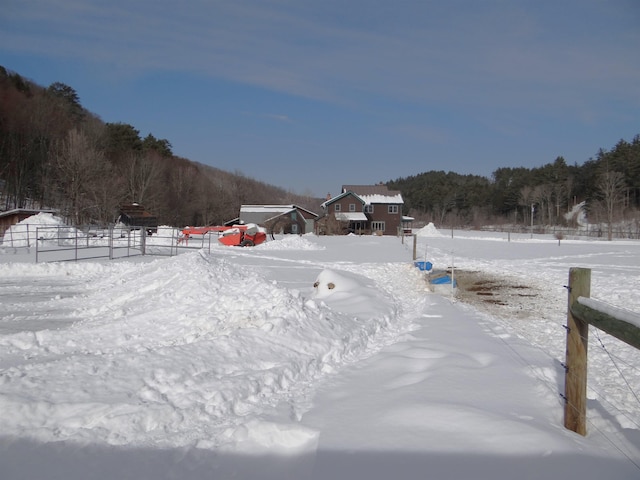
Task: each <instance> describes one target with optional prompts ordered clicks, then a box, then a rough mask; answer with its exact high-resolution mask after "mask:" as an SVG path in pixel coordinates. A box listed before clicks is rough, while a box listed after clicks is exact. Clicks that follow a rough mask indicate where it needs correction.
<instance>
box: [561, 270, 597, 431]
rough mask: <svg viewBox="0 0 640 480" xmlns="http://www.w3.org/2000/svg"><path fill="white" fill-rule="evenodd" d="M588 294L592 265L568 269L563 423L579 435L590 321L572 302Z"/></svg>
mask: <svg viewBox="0 0 640 480" xmlns="http://www.w3.org/2000/svg"><path fill="white" fill-rule="evenodd" d="M590 295H591V269H589V268H577V267H574V268H570V269H569V304H568V308H567V356H566V364H565V368H566V373H565V383H564V394H565V407H564V426H565V428H567V429H569V430H573V431H574V432H576V433H579V434H580V435H586V434H587V426H586V424H587V421H586V418H587V346H588V342H589V324H588V323H586V322H584V321H583V320H581V319H579V318H577V317H574V316H573V314H572V313H571V305H572V304H573V303H574V302H576V301H577V299H578V297H585V298H589V297H590Z"/></svg>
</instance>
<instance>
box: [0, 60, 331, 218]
mask: <svg viewBox="0 0 640 480" xmlns="http://www.w3.org/2000/svg"><path fill="white" fill-rule="evenodd" d="M0 202H2V203H1V204H0V210H10V209H13V208H54V209H56V210H58V211H59V212H60V214H61V215H62V216H63V217H65V218H66V219H68V221H69V222H71V223H74V224H76V225H82V224H100V225H106V224H109V223H113V222H114V221H115V220H116V219H117V216H118V214H119V210H120V206H122V205H125V204H130V203H138V204H141V205H143V206H144V207H145V208H146V209H147V210H149V211H151V212H152V213H153V214H154V215H156V216H157V217H158V219H159V221H160V222H161V224H167V225H175V226H184V225H210V224H220V223H222V222H225V221H228V220H231V219H233V218H235V217H237V216H238V213H239V209H240V205H241V204H262V203H271V204H273V203H283V204H289V203H295V204H297V205H300V206H302V207H304V208H307V209H309V210H311V211H315V210H317V209H318V208H319V204H320V203H321V200H320V199H314V198H310V197H309V196H304V195H297V194H294V193H292V192H289V191H286V190H284V189H282V188H279V187H275V186H272V185H268V184H265V183H263V182H260V181H258V180H255V179H253V178H250V177H248V176H246V175H244V174H243V173H241V172H234V173H231V172H226V171H223V170H220V169H217V168H214V167H210V166H206V165H202V164H199V163H196V162H193V161H190V160H188V159H185V158H182V157H179V156H176V155H174V154H173V151H172V145H171V143H170V142H169V140H167V139H162V138H156V137H155V136H154V135H153V134H151V133H149V134H147V135H146V136H144V137H142V136H141V135H140V131H139V130H137V129H136V128H135V127H134V126H132V125H130V124H127V123H106V122H103V121H102V120H101V119H100V118H99V117H98V116H96V115H95V114H93V113H91V112H89V111H87V110H86V109H85V108H84V107H83V106H82V104H81V102H80V99H79V96H78V94H77V92H76V91H75V90H74V89H73V88H72V87H70V86H68V85H65V84H63V83H60V82H56V83H53V84H51V85H50V86H48V87H42V86H39V85H37V84H35V83H34V82H32V81H30V80H27V79H25V78H23V77H22V76H20V75H19V74H18V73H15V72H12V71H10V70H7V69H6V68H4V67H2V66H0Z"/></svg>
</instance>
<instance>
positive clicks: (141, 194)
mask: <svg viewBox="0 0 640 480" xmlns="http://www.w3.org/2000/svg"><path fill="white" fill-rule="evenodd" d="M386 183H387V185H388V186H389V187H390V188H392V189H395V190H400V191H401V192H402V195H403V198H404V201H405V205H404V212H403V213H405V214H407V215H411V216H413V217H415V218H416V219H417V220H422V221H425V222H426V221H432V222H434V223H435V224H436V225H439V226H440V225H450V226H459V227H468V226H471V227H480V226H483V225H488V224H505V223H509V224H515V225H529V224H530V223H531V221H532V219H535V223H536V224H545V225H565V224H567V222H571V221H572V220H567V219H566V217H565V213H566V212H568V211H569V210H571V208H572V207H573V206H574V205H576V204H578V203H580V202H586V205H587V210H588V214H589V220H590V221H591V222H594V223H598V222H602V223H608V224H609V225H611V224H613V222H617V221H622V220H634V221H636V222H638V218H639V215H638V210H639V207H640V135H636V136H635V137H634V138H633V139H632V140H631V141H625V140H620V141H619V142H618V143H617V144H616V145H615V146H614V147H613V148H611V149H610V150H605V149H600V150H599V151H598V152H597V154H596V156H595V158H590V159H589V160H587V161H586V162H585V163H584V164H583V165H581V166H578V165H577V164H575V165H567V163H566V161H565V160H564V158H562V157H557V158H556V159H555V160H554V161H553V162H551V163H549V164H546V165H543V166H542V167H538V168H532V169H529V168H524V167H519V168H510V167H505V168H499V169H497V170H496V171H495V172H493V174H492V176H491V178H487V177H483V176H477V175H461V174H457V173H453V172H444V171H428V172H425V173H420V174H417V175H414V176H409V177H405V178H398V179H396V180H390V181H388V182H386ZM322 201H323V200H322V199H318V198H313V197H311V196H308V195H297V194H294V193H292V192H290V191H286V190H284V189H282V188H279V187H275V186H272V185H268V184H265V183H263V182H260V181H258V180H255V179H253V178H250V177H248V176H246V175H244V174H243V173H241V172H233V173H231V172H226V171H223V170H220V169H217V168H214V167H210V166H206V165H202V164H199V163H196V162H193V161H190V160H188V159H185V158H182V157H179V156H176V155H174V154H173V151H172V145H171V143H170V142H169V140H167V139H162V138H156V137H155V136H154V135H153V134H152V133H148V134H147V135H146V136H144V137H143V136H141V135H140V131H139V130H137V129H136V128H135V127H134V126H132V125H130V124H127V123H105V122H103V121H102V120H101V119H100V118H99V117H98V116H97V115H95V114H93V113H91V112H89V111H88V110H86V109H85V108H84V107H83V106H82V104H81V102H80V99H79V96H78V94H77V92H76V91H75V90H74V89H73V88H72V87H70V86H68V85H65V84H63V83H60V82H55V83H53V84H51V85H49V86H48V87H42V86H39V85H37V84H35V83H34V82H32V81H30V80H27V79H25V78H23V77H22V76H20V75H19V74H18V73H15V72H12V71H10V70H7V69H6V68H4V67H2V66H0V210H9V209H12V208H55V209H56V210H58V211H59V212H60V213H61V215H63V216H64V217H65V218H67V219H68V220H69V222H72V223H75V224H88V223H93V224H108V223H113V222H114V220H115V219H116V218H117V216H118V213H119V207H120V206H121V205H124V204H130V203H139V204H141V205H143V206H144V207H145V208H146V209H147V210H149V211H151V212H153V213H154V214H155V215H156V216H157V217H158V219H159V221H160V222H161V223H162V224H168V225H175V226H184V225H209V224H220V223H222V222H225V221H228V220H230V219H233V218H235V217H237V215H238V213H239V208H240V205H242V204H264V203H267V204H277V203H281V204H290V203H295V204H297V205H299V206H301V207H303V208H306V209H308V210H311V211H315V212H317V213H320V212H318V209H319V208H320V207H319V206H320V203H321V202H322Z"/></svg>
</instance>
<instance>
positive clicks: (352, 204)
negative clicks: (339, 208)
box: [349, 203, 356, 212]
mask: <svg viewBox="0 0 640 480" xmlns="http://www.w3.org/2000/svg"><path fill="white" fill-rule="evenodd" d="M349 211H350V212H355V211H356V204H355V203H350V204H349Z"/></svg>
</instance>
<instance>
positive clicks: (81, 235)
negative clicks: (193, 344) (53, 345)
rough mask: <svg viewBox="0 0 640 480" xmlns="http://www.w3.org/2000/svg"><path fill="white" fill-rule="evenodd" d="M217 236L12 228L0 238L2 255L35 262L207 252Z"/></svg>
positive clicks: (129, 230) (60, 227) (171, 230)
mask: <svg viewBox="0 0 640 480" xmlns="http://www.w3.org/2000/svg"><path fill="white" fill-rule="evenodd" d="M217 238H218V235H217V233H207V234H204V235H191V236H189V238H188V239H187V238H185V237H184V236H183V235H182V234H181V231H180V230H179V229H177V228H171V227H162V228H160V229H158V232H157V233H155V234H153V235H149V234H148V232H147V231H146V229H145V227H140V226H122V225H117V226H116V225H109V226H95V225H89V226H66V225H44V224H41V225H37V224H25V225H14V226H12V227H11V228H10V229H8V230H7V231H6V232H5V234H4V236H3V237H2V238H1V239H0V248H2V250H3V253H8V254H11V253H23V252H26V253H29V254H32V255H33V254H35V261H36V263H38V262H52V261H56V262H60V261H79V260H89V259H109V260H113V259H118V258H129V257H134V256H147V255H155V256H174V255H178V254H179V253H181V252H184V251H188V250H200V249H205V250H207V251H209V252H210V251H211V248H212V245H216V244H217Z"/></svg>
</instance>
